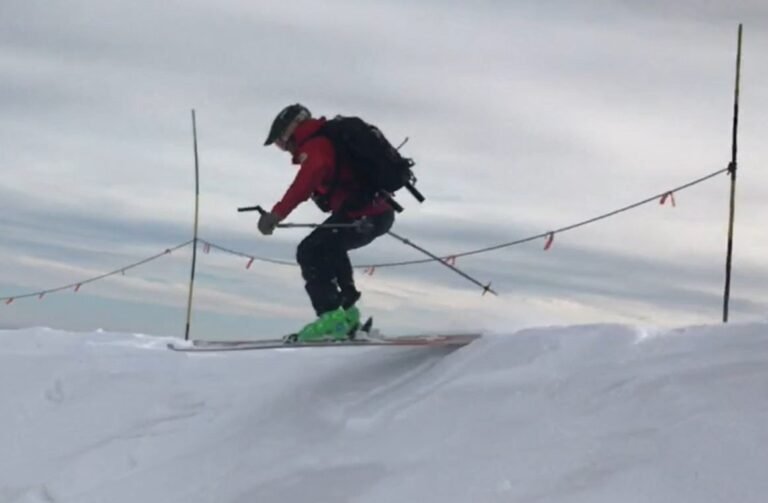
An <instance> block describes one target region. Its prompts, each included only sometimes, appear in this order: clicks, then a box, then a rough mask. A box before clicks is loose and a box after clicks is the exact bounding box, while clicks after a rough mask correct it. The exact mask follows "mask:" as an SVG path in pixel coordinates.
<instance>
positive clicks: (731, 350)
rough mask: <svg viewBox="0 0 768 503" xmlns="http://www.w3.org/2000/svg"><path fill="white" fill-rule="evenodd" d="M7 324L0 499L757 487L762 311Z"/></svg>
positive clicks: (669, 495)
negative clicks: (427, 331)
mask: <svg viewBox="0 0 768 503" xmlns="http://www.w3.org/2000/svg"><path fill="white" fill-rule="evenodd" d="M168 340H169V339H167V338H162V337H152V336H146V335H133V334H118V333H106V332H94V333H88V334H76V333H67V332H62V331H57V330H51V329H40V328H35V329H21V330H7V331H0V501H1V502H4V503H5V502H9V503H43V502H46V503H51V502H57V503H58V502H73V503H74V502H77V503H90V502H93V503H96V502H99V503H102V502H109V503H120V502H126V503H128V502H130V503H136V502H163V503H171V502H210V503H213V502H216V503H222V502H226V503H246V502H249V503H250V502H278V501H279V502H355V503H356V502H365V503H379V502H381V503H383V502H422V501H423V502H433V501H434V502H440V503H446V502H531V503H533V502H535V503H539V502H550V501H551V502H592V503H594V502H598V503H600V502H606V503H607V502H610V503H615V502H623V503H627V502H683V501H695V502H697V503H702V502H734V501H738V502H742V503H743V502H764V501H766V500H767V499H768V477H766V476H765V474H766V468H765V467H766V466H768V449H766V448H765V447H766V445H768V323H754V324H730V325H712V326H697V327H685V328H680V329H677V330H662V329H648V328H641V327H633V326H623V325H589V326H562V327H541V328H534V329H527V330H523V331H520V332H516V333H513V334H486V335H485V336H484V337H483V338H481V339H479V340H477V341H475V342H473V343H472V344H471V345H469V346H467V347H464V348H462V349H458V350H448V349H445V348H442V349H440V348H329V349H321V348H317V349H314V348H313V349H309V350H306V349H296V350H291V349H279V350H269V351H250V352H249V351H244V352H227V353H198V354H185V353H175V352H171V351H168V350H166V349H165V344H166V342H168Z"/></svg>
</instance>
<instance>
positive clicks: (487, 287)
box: [387, 231, 498, 295]
mask: <svg viewBox="0 0 768 503" xmlns="http://www.w3.org/2000/svg"><path fill="white" fill-rule="evenodd" d="M387 234H389V235H390V236H392V237H393V238H395V239H397V240H399V241H400V242H401V243H403V244H406V245H408V246H410V247H411V248H415V249H416V250H418V251H420V252H421V253H423V254H424V255H426V256H428V257H431V258H432V259H434V260H436V261H438V262H439V263H441V264H443V265H444V266H445V267H447V268H449V269H451V270H452V271H453V272H455V273H456V274H458V275H460V276H461V277H463V278H465V279H467V280H469V281H471V282H472V283H474V284H476V285H477V286H479V287H480V288H482V289H483V295H485V294H486V293H488V292H490V293H492V294H494V295H498V293H496V292H495V291H494V290H493V289H492V288H491V284H490V283H488V284H487V285H484V284H482V283H480V282H479V281H478V280H476V279H475V278H473V277H472V276H470V275H469V274H467V273H465V272H464V271H462V270H461V269H459V268H458V267H456V266H455V265H453V264H450V263H448V262H446V261H444V260H442V259H441V258H440V257H438V256H437V255H435V254H434V253H431V252H429V251H427V250H425V249H424V248H422V247H421V246H419V245H417V244H415V243H414V242H412V241H411V240H409V239H407V238H404V237H402V236H398V235H397V234H395V233H394V232H392V231H387Z"/></svg>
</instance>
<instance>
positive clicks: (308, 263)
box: [296, 210, 395, 316]
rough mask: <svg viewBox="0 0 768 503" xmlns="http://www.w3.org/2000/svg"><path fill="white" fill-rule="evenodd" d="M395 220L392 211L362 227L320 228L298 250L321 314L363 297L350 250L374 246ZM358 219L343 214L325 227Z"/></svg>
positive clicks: (309, 290)
mask: <svg viewBox="0 0 768 503" xmlns="http://www.w3.org/2000/svg"><path fill="white" fill-rule="evenodd" d="M394 221H395V212H394V211H393V210H392V211H388V212H386V213H382V214H379V215H375V216H370V217H365V219H364V221H363V225H360V226H358V227H343V228H331V227H318V228H316V229H315V230H313V231H312V232H311V233H310V234H309V235H308V236H307V237H306V238H304V240H303V241H302V242H301V243H299V246H298V248H297V249H296V261H297V262H298V263H299V266H301V275H302V277H303V278H304V282H305V284H304V288H305V289H306V291H307V294H308V295H309V299H310V301H311V302H312V307H313V308H314V310H315V312H316V313H317V315H318V316H319V315H321V314H323V313H325V312H328V311H332V310H334V309H337V308H338V307H339V306H344V307H345V308H346V307H349V306H350V305H352V304H354V302H355V301H356V300H357V299H358V298H359V297H360V293H359V292H358V291H357V289H356V288H355V280H354V273H353V270H352V263H351V262H350V260H349V254H348V253H347V252H349V251H350V250H354V249H356V248H361V247H363V246H366V245H368V244H370V243H371V242H372V241H373V240H374V239H376V238H377V237H379V236H381V235H383V234H385V233H386V232H387V231H388V230H389V229H390V228H391V227H392V224H393V223H394ZM355 222H356V220H355V219H353V218H350V217H348V216H346V215H343V214H333V215H331V216H330V217H329V218H328V219H327V220H326V221H325V222H323V223H324V224H350V223H355Z"/></svg>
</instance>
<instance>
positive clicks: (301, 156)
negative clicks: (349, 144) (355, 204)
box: [272, 117, 391, 220]
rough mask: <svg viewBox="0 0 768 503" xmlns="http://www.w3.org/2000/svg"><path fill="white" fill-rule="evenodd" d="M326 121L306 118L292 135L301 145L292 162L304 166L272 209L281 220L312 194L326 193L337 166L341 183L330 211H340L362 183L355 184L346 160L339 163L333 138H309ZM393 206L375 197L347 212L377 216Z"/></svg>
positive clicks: (335, 191)
mask: <svg viewBox="0 0 768 503" xmlns="http://www.w3.org/2000/svg"><path fill="white" fill-rule="evenodd" d="M324 123H325V118H324V117H323V118H320V119H309V120H306V121H304V122H302V123H301V124H299V126H298V127H297V128H296V131H295V132H294V134H293V137H294V140H295V141H296V144H297V145H298V148H297V150H296V155H295V156H294V158H293V163H294V164H300V165H301V166H300V167H299V172H298V173H297V174H296V177H295V178H294V180H293V183H291V186H290V187H288V190H287V191H286V192H285V195H284V196H283V198H282V199H281V200H280V202H278V203H277V204H276V205H275V206H274V208H272V213H274V214H276V215H277V216H278V217H279V218H280V220H283V219H285V218H286V217H287V216H288V215H289V214H290V213H291V212H292V211H293V210H294V209H296V207H297V206H298V205H299V204H301V203H303V202H304V201H306V200H307V199H309V198H310V196H312V194H314V193H318V194H327V193H328V191H329V188H330V185H331V183H332V182H333V177H334V172H335V169H339V170H340V171H339V183H338V185H337V187H336V189H335V190H334V191H333V193H332V194H331V199H330V210H331V212H337V211H339V210H340V209H341V208H342V206H343V204H344V202H345V201H346V200H347V198H349V197H350V195H353V194H354V192H355V189H356V188H357V187H358V186H359V185H358V184H356V183H355V179H354V175H353V172H352V170H351V168H350V167H349V166H348V165H347V164H346V163H341V164H340V165H338V166H337V165H336V153H335V152H334V149H333V145H332V144H331V142H330V140H328V139H327V138H325V137H323V136H315V137H314V138H309V137H310V136H312V135H313V134H315V133H316V132H317V131H318V130H319V129H320V127H322V125H323V124H324ZM307 138H309V139H307ZM390 209H391V207H390V205H389V204H388V203H387V202H386V201H385V200H383V199H376V200H375V201H373V202H372V203H371V204H369V205H367V206H365V207H363V208H361V209H359V210H356V211H349V212H347V214H348V215H349V216H350V217H353V218H357V217H362V216H373V215H378V214H380V213H384V212H385V211H389V210H390Z"/></svg>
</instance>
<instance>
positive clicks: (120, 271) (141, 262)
mask: <svg viewBox="0 0 768 503" xmlns="http://www.w3.org/2000/svg"><path fill="white" fill-rule="evenodd" d="M192 241H194V240H192V239H190V240H189V241H186V242H184V243H181V244H179V245H176V246H174V247H173V248H167V249H166V250H165V251H164V252H162V253H158V254H156V255H152V256H151V257H147V258H145V259H142V260H139V261H138V262H134V263H133V264H129V265H127V266H124V267H121V268H119V269H115V270H114V271H110V272H108V273H105V274H101V275H99V276H94V277H93V278H88V279H84V280H83V281H78V282H77V283H71V284H69V285H65V286H60V287H57V288H51V289H48V290H40V291H38V292H32V293H24V294H21V295H12V296H10V297H0V302H3V301H4V302H6V303H9V304H10V303H11V302H12V301H14V300H17V299H24V298H28V297H42V296H43V295H47V294H49V293H56V292H61V291H62V290H69V289H70V288H75V289H76V290H79V289H80V287H81V286H83V285H87V284H88V283H93V282H94V281H99V280H100V279H104V278H107V277H109V276H114V275H115V274H123V273H124V272H125V271H127V270H129V269H133V268H135V267H139V266H142V265H144V264H146V263H147V262H151V261H153V260H156V259H159V258H160V257H164V256H165V255H168V254H170V253H171V252H174V251H176V250H178V249H179V248H184V247H185V246H188V245H189V244H190V243H192Z"/></svg>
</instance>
